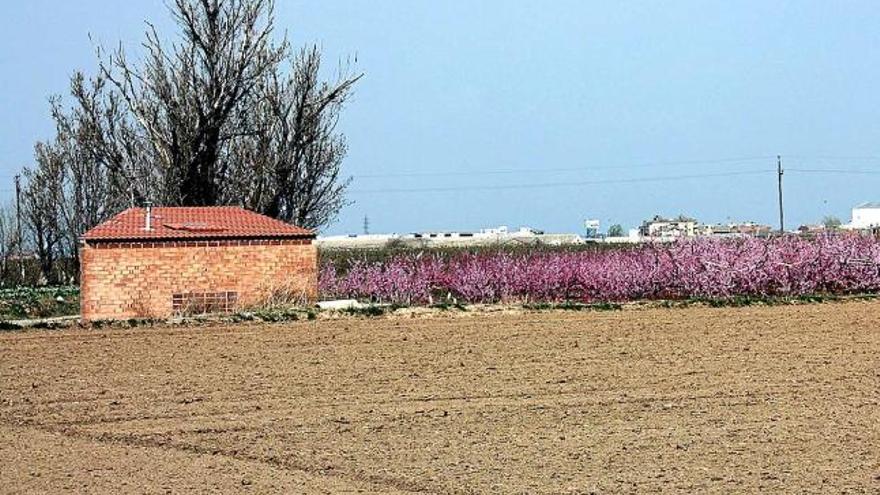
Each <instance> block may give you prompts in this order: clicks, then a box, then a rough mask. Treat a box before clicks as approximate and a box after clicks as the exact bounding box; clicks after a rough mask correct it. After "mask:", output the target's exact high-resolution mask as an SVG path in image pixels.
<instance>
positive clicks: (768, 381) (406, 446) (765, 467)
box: [0, 302, 880, 494]
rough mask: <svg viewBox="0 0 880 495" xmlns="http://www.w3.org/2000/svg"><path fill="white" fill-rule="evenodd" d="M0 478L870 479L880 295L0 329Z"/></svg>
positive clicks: (424, 482)
mask: <svg viewBox="0 0 880 495" xmlns="http://www.w3.org/2000/svg"><path fill="white" fill-rule="evenodd" d="M0 492H3V493H59V492H73V493H218V492H221V493H237V492H241V493H454V494H458V493H505V494H506V493H593V492H595V493H621V492H623V493H658V492H664V493H668V492H679V493H708V492H714V493H780V492H786V493H795V492H796V493H840V492H847V493H878V492H880V303H877V302H850V303H829V304H819V305H807V306H777V307H761V308H755V307H753V308H739V309H730V308H728V309H712V308H691V309H646V310H627V311H619V312H590V313H564V312H531V313H530V312H525V313H520V314H483V315H470V316H459V317H456V316H452V315H449V316H444V317H433V318H401V317H394V318H377V319H342V320H319V321H313V322H297V323H288V324H272V325H270V324H263V325H251V326H247V325H232V326H214V327H181V328H169V327H165V328H139V329H131V330H120V329H117V330H106V329H105V330H82V329H77V330H64V331H30V332H22V333H5V334H0Z"/></svg>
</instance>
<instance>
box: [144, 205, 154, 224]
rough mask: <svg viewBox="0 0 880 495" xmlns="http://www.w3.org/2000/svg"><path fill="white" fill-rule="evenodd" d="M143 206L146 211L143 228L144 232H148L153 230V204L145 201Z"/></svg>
mask: <svg viewBox="0 0 880 495" xmlns="http://www.w3.org/2000/svg"><path fill="white" fill-rule="evenodd" d="M144 206H145V207H146V209H147V214H146V225H145V226H144V230H148V231H149V230H153V223H152V213H153V202H152V201H145V202H144Z"/></svg>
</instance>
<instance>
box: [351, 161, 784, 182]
mask: <svg viewBox="0 0 880 495" xmlns="http://www.w3.org/2000/svg"><path fill="white" fill-rule="evenodd" d="M772 159H773V157H772V156H751V157H743V158H721V159H717V160H689V161H675V162H654V163H637V164H633V165H602V166H598V167H564V168H549V169H547V168H545V169H537V168H532V169H523V168H519V169H496V170H471V171H434V172H400V173H391V172H389V173H382V174H357V175H354V178H356V179H379V178H389V177H456V176H477V175H507V174H547V173H557V172H592V171H595V170H628V169H633V168H660V167H675V166H687V165H720V164H728V163H744V162H753V161H757V160H772Z"/></svg>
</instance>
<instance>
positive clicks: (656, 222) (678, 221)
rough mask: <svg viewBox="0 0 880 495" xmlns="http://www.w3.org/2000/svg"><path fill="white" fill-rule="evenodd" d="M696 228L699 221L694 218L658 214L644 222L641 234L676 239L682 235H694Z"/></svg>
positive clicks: (661, 238) (640, 228)
mask: <svg viewBox="0 0 880 495" xmlns="http://www.w3.org/2000/svg"><path fill="white" fill-rule="evenodd" d="M696 228H697V221H696V220H694V219H693V218H688V217H684V216H679V217H677V218H672V219H670V218H663V217H661V216H659V215H657V216H655V217H654V218H652V219H651V220H646V221H645V222H642V226H641V227H639V234H640V235H641V236H642V237H648V238H651V239H659V240H674V239H680V238H682V237H694V235H696Z"/></svg>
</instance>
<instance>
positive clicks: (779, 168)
mask: <svg viewBox="0 0 880 495" xmlns="http://www.w3.org/2000/svg"><path fill="white" fill-rule="evenodd" d="M783 173H784V172H783V170H782V155H776V177H777V183H778V186H779V233H780V234H784V233H785V213H784V212H783V209H782V174H783Z"/></svg>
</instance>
